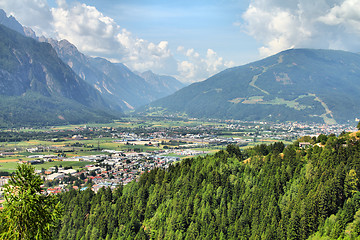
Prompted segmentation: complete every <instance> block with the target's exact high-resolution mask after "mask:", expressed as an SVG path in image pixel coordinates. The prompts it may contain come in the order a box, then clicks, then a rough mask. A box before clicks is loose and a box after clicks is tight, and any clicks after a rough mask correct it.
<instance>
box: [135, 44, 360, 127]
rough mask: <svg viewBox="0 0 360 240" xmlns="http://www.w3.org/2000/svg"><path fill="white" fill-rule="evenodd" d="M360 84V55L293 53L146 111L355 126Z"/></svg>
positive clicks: (208, 82)
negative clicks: (343, 123)
mask: <svg viewBox="0 0 360 240" xmlns="http://www.w3.org/2000/svg"><path fill="white" fill-rule="evenodd" d="M359 79H360V55H359V54H355V53H350V52H344V51H333V50H314V49H293V50H287V51H284V52H281V53H278V54H276V55H274V56H271V57H268V58H266V59H263V60H260V61H257V62H254V63H250V64H247V65H244V66H240V67H235V68H231V69H227V70H225V71H223V72H221V73H219V74H216V75H214V76H213V77H211V78H209V79H207V80H205V81H203V82H198V83H194V84H192V85H190V86H188V87H185V88H183V89H181V90H179V91H178V92H176V93H174V94H173V95H171V96H168V97H166V98H163V99H160V100H158V101H155V102H153V103H151V104H150V105H149V106H148V108H147V109H140V111H144V112H154V111H158V110H159V109H161V110H166V111H167V112H169V113H174V112H178V113H186V114H188V115H189V116H193V117H210V118H228V119H230V118H233V119H240V120H268V121H310V122H325V123H336V122H346V121H348V120H351V121H353V120H354V119H355V117H358V116H359V114H360V108H359V106H358V102H359V100H360V83H359Z"/></svg>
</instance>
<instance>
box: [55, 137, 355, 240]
mask: <svg viewBox="0 0 360 240" xmlns="http://www.w3.org/2000/svg"><path fill="white" fill-rule="evenodd" d="M307 139H308V140H309V141H311V142H312V143H313V145H314V146H311V147H309V148H306V149H301V148H299V147H298V143H297V142H295V143H294V144H292V145H289V146H284V144H282V143H274V144H271V145H259V146H257V147H255V148H252V149H248V150H244V151H241V150H240V149H239V148H238V147H237V146H234V145H229V146H228V147H227V149H226V150H223V151H220V152H218V153H216V154H214V155H208V156H206V157H197V158H193V159H185V160H183V161H181V162H180V163H178V164H175V165H171V166H170V167H169V168H168V169H166V170H163V169H154V170H152V171H150V172H147V173H145V174H143V175H142V176H141V178H140V179H139V180H138V181H137V182H132V183H130V184H128V185H126V186H121V187H119V188H117V189H116V190H115V191H113V192H112V191H111V190H110V189H104V188H103V189H101V190H100V191H99V192H98V193H94V192H92V191H91V190H90V189H88V190H85V191H82V192H81V191H75V190H71V191H69V192H67V193H65V194H62V195H60V201H61V202H62V204H63V206H64V212H63V217H62V219H61V222H60V223H59V225H58V227H57V228H56V229H54V230H53V238H54V239H308V238H310V239H356V238H357V237H358V234H359V233H360V211H359V209H360V193H359V191H358V190H359V181H358V177H357V173H358V172H359V171H360V142H359V140H357V139H356V138H355V136H351V135H350V134H343V135H342V136H340V137H335V136H324V135H320V136H319V137H318V138H313V139H311V138H307Z"/></svg>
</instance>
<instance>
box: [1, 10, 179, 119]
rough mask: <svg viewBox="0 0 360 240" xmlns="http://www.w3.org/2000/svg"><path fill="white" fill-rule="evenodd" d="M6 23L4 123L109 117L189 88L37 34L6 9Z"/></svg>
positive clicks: (3, 32)
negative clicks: (133, 70) (8, 13)
mask: <svg viewBox="0 0 360 240" xmlns="http://www.w3.org/2000/svg"><path fill="white" fill-rule="evenodd" d="M1 24H3V25H4V26H2V25H1ZM0 27H1V29H0V30H1V33H0V38H1V39H0V76H1V79H0V86H1V88H0V98H1V100H2V101H1V104H0V126H12V125H14V124H16V125H22V124H25V125H32V124H37V125H44V124H47V125H51V124H64V123H78V122H88V121H96V122H98V121H109V120H110V119H113V118H118V116H119V113H121V112H123V111H127V110H131V109H134V108H135V107H139V106H141V105H144V104H148V103H150V102H151V101H153V100H156V99H159V98H161V97H164V96H166V95H169V94H171V93H173V92H175V91H176V90H178V89H180V88H181V87H183V86H185V85H184V84H182V83H181V82H179V81H177V80H176V79H175V78H171V77H167V76H159V75H156V74H154V73H151V72H146V73H144V74H139V75H138V74H135V73H134V72H132V71H131V70H130V69H129V68H127V67H126V66H125V65H123V64H121V63H111V62H109V61H107V60H106V59H103V58H92V57H89V56H86V55H84V54H82V53H81V52H79V51H78V50H77V48H76V47H75V46H74V45H73V44H71V43H69V42H68V41H66V40H61V41H56V40H53V39H47V38H44V37H37V36H36V35H35V33H34V31H32V29H30V28H27V27H23V26H22V25H21V24H20V23H19V22H18V21H17V20H16V19H15V18H14V17H12V16H10V17H7V16H6V13H5V12H4V11H3V10H1V9H0ZM9 28H10V29H12V30H10V29H9ZM13 30H15V31H16V32H14V31H13ZM19 33H20V34H19ZM26 36H28V37H31V38H32V39H30V38H28V37H26ZM34 39H35V40H34ZM64 63H66V64H64ZM140 75H143V76H144V77H141V76H140ZM40 113H41V114H40ZM39 114H40V115H41V117H39ZM24 116H26V117H25V118H24Z"/></svg>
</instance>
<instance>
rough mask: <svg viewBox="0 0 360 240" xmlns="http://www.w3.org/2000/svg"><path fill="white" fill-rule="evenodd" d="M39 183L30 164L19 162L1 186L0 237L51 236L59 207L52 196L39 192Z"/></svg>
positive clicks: (38, 178) (39, 179) (37, 176)
mask: <svg viewBox="0 0 360 240" xmlns="http://www.w3.org/2000/svg"><path fill="white" fill-rule="evenodd" d="M41 184H43V182H42V180H41V177H40V176H39V175H37V174H35V172H34V168H33V167H32V166H30V165H27V164H21V165H18V167H17V170H16V172H15V174H14V175H12V176H11V178H10V180H9V183H8V184H7V185H6V186H5V190H4V197H5V202H4V209H3V210H2V211H1V212H0V225H1V227H0V239H50V237H51V236H50V233H51V231H50V230H51V228H53V227H54V226H55V225H56V223H57V221H58V220H59V219H60V215H61V209H62V208H61V205H60V203H59V202H58V201H57V199H56V197H55V196H52V195H49V196H46V195H44V194H43V193H42V189H41V187H40V186H41Z"/></svg>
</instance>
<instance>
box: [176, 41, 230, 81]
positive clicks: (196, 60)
mask: <svg viewBox="0 0 360 240" xmlns="http://www.w3.org/2000/svg"><path fill="white" fill-rule="evenodd" d="M178 51H179V52H181V53H182V54H183V55H184V56H185V57H186V60H184V61H181V62H179V63H178V71H179V73H180V75H179V76H178V78H179V79H181V80H182V81H184V82H194V81H199V80H205V79H206V78H208V77H209V76H212V75H214V74H216V73H218V72H220V71H222V70H224V69H226V68H229V67H233V66H234V65H235V64H234V62H232V61H224V59H223V58H222V57H219V56H218V55H217V53H216V52H215V51H214V50H212V49H208V50H207V52H206V55H205V56H201V55H200V54H199V53H198V52H196V51H195V50H194V49H192V48H191V49H187V50H186V49H185V48H184V47H180V48H178Z"/></svg>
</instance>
